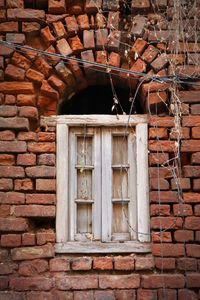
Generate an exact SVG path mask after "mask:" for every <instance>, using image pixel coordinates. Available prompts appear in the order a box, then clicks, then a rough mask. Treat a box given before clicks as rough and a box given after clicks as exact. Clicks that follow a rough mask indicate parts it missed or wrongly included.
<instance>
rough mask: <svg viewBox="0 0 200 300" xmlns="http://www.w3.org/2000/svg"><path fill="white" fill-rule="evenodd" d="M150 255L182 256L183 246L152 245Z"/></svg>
mask: <svg viewBox="0 0 200 300" xmlns="http://www.w3.org/2000/svg"><path fill="white" fill-rule="evenodd" d="M152 253H153V255H155V256H164V257H165V256H171V257H178V256H182V255H184V245H183V244H154V245H153V246H152Z"/></svg>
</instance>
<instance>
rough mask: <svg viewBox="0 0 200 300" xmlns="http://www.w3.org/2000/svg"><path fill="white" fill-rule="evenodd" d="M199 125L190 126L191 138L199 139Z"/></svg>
mask: <svg viewBox="0 0 200 300" xmlns="http://www.w3.org/2000/svg"><path fill="white" fill-rule="evenodd" d="M199 131H200V127H193V128H192V138H193V139H199V138H200V133H199Z"/></svg>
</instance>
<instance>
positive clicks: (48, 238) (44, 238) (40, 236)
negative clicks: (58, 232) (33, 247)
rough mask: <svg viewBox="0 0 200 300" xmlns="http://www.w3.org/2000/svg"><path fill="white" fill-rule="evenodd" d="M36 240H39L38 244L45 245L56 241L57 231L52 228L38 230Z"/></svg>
mask: <svg viewBox="0 0 200 300" xmlns="http://www.w3.org/2000/svg"><path fill="white" fill-rule="evenodd" d="M36 240H37V245H44V244H46V243H49V242H50V243H55V233H54V231H52V230H45V231H41V232H37V234H36Z"/></svg>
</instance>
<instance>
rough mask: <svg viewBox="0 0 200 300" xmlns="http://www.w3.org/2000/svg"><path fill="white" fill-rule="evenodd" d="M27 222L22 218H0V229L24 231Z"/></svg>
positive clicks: (26, 227)
mask: <svg viewBox="0 0 200 300" xmlns="http://www.w3.org/2000/svg"><path fill="white" fill-rule="evenodd" d="M27 229H28V222H27V220H26V219H23V218H0V230H1V231H26V230H27Z"/></svg>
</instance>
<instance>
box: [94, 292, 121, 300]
mask: <svg viewBox="0 0 200 300" xmlns="http://www.w3.org/2000/svg"><path fill="white" fill-rule="evenodd" d="M94 299H95V300H101V299H107V300H115V299H116V298H115V296H114V291H94Z"/></svg>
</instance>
